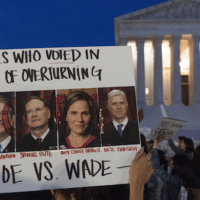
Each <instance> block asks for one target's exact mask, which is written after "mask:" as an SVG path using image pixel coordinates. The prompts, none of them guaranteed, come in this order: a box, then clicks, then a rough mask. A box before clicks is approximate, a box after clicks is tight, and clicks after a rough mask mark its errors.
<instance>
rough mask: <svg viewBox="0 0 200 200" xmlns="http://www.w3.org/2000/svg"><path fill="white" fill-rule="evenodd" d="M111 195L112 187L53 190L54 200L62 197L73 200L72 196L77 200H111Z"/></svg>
mask: <svg viewBox="0 0 200 200" xmlns="http://www.w3.org/2000/svg"><path fill="white" fill-rule="evenodd" d="M110 193H111V189H110V187H107V186H98V187H86V188H69V189H55V190H53V196H54V198H53V199H52V200H56V198H58V197H59V196H60V195H61V196H62V197H64V198H65V199H66V200H71V195H72V194H73V196H74V197H75V199H76V200H88V199H105V200H111V195H110ZM95 197H97V198H95Z"/></svg>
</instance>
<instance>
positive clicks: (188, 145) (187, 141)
mask: <svg viewBox="0 0 200 200" xmlns="http://www.w3.org/2000/svg"><path fill="white" fill-rule="evenodd" d="M183 142H184V143H185V145H186V151H191V152H194V142H193V141H192V139H190V138H183Z"/></svg>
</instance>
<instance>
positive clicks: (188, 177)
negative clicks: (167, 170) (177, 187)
mask: <svg viewBox="0 0 200 200" xmlns="http://www.w3.org/2000/svg"><path fill="white" fill-rule="evenodd" d="M172 160H173V165H174V167H173V169H172V171H171V174H172V175H176V176H178V177H179V178H180V179H182V180H183V186H184V187H185V188H186V189H187V188H194V189H195V188H197V186H198V184H197V179H196V176H195V174H194V168H193V165H192V163H191V162H190V160H189V158H187V157H186V156H183V155H175V156H173V158H172Z"/></svg>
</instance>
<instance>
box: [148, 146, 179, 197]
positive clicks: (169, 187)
mask: <svg viewBox="0 0 200 200" xmlns="http://www.w3.org/2000/svg"><path fill="white" fill-rule="evenodd" d="M151 164H152V167H153V169H154V172H155V174H156V175H157V176H159V177H160V179H161V180H162V182H163V188H162V191H161V197H160V200H178V199H179V194H180V191H181V185H183V180H182V179H180V178H179V177H178V176H176V175H175V176H173V175H171V174H170V173H168V172H167V171H165V170H164V169H163V168H162V167H161V166H160V160H159V156H158V149H152V151H151Z"/></svg>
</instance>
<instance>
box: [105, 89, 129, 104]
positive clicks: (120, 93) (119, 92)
mask: <svg viewBox="0 0 200 200" xmlns="http://www.w3.org/2000/svg"><path fill="white" fill-rule="evenodd" d="M114 96H123V97H124V99H125V100H126V101H127V99H126V94H125V93H124V92H123V91H122V90H112V91H110V92H109V93H108V101H107V103H108V104H109V102H110V100H111V99H112V97H114Z"/></svg>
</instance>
